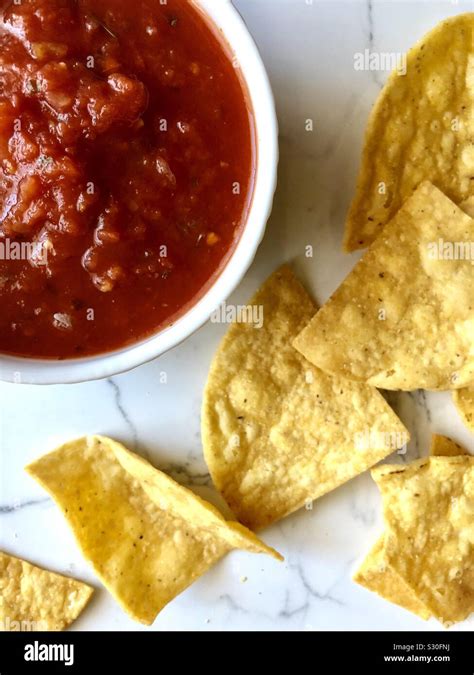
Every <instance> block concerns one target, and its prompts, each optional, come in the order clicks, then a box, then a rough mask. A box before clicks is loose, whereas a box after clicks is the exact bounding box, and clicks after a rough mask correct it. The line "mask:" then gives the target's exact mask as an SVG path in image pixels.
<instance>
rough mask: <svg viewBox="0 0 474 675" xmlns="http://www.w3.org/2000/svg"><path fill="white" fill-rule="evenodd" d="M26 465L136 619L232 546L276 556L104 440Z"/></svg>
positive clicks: (146, 617)
mask: <svg viewBox="0 0 474 675" xmlns="http://www.w3.org/2000/svg"><path fill="white" fill-rule="evenodd" d="M26 470H27V471H28V473H29V474H30V475H31V476H33V478H35V479H36V480H37V481H38V482H39V483H40V485H42V486H43V487H44V488H45V489H46V490H47V491H48V492H49V493H50V494H51V496H52V497H53V499H54V500H55V501H56V503H57V504H58V506H59V508H60V509H61V511H62V512H63V514H64V515H65V517H66V519H67V521H68V523H69V525H70V526H71V528H72V531H73V533H74V535H75V537H76V540H77V542H78V544H79V547H80V549H81V551H82V553H83V555H84V557H85V558H86V559H87V560H89V561H90V563H91V564H92V566H93V568H94V570H95V572H96V574H97V576H98V577H99V579H100V580H101V581H102V582H103V584H104V585H105V586H106V588H107V589H108V590H109V591H110V592H111V593H112V595H113V596H114V597H115V598H116V599H117V601H118V602H119V603H120V605H121V606H122V607H123V608H124V609H125V611H126V612H128V613H129V614H130V616H131V617H132V618H133V619H135V620H137V621H141V622H142V623H145V624H151V623H152V622H153V621H154V619H155V617H156V615H157V614H158V612H159V611H160V610H161V609H163V607H164V606H165V605H166V604H167V603H168V602H170V600H172V599H173V598H174V597H175V596H176V595H178V594H179V593H181V592H182V591H183V590H184V589H185V588H186V587H187V586H189V585H190V584H191V583H192V582H193V581H195V580H196V579H197V578H198V577H200V576H201V575H202V574H204V572H206V571H207V570H208V569H209V568H210V567H211V566H212V565H213V564H214V563H216V562H217V561H218V560H219V559H220V558H221V557H222V556H223V555H225V554H226V553H228V552H229V551H231V550H232V549H234V548H242V549H245V550H247V551H251V552H253V553H269V554H270V555H273V556H274V557H276V558H279V559H281V556H280V555H279V554H278V553H276V551H274V550H273V549H272V548H270V547H269V546H266V545H265V544H264V543H263V542H261V541H260V540H259V539H258V538H257V537H256V536H255V535H254V534H253V533H252V532H250V531H248V530H247V529H246V528H244V527H243V526H242V525H240V524H239V523H233V522H226V521H225V520H224V518H223V517H222V515H221V514H220V513H219V511H218V510H217V509H216V508H215V507H214V506H212V505H211V504H209V503H207V502H205V501H204V500H203V499H201V498H200V497H198V496H197V495H195V494H194V493H193V492H191V491H190V490H188V489H186V488H184V487H182V486H181V485H178V483H176V482H175V481H174V480H172V479H171V478H169V477H168V476H166V475H165V474H164V473H162V472H161V471H158V469H155V468H154V467H153V466H151V464H149V463H148V462H146V461H145V460H144V459H142V458H141V457H139V456H138V455H135V454H134V453H132V452H130V451H129V450H127V449H126V448H124V447H123V446H122V445H120V443H116V442H115V441H112V440H111V439H109V438H104V437H102V436H89V437H87V438H81V439H79V440H76V441H72V442H70V443H66V444H65V445H63V446H62V447H60V448H58V449H57V450H55V451H54V452H51V453H50V454H48V455H45V456H44V457H42V458H41V459H39V460H38V461H36V462H34V463H33V464H30V466H28V467H27V469H26Z"/></svg>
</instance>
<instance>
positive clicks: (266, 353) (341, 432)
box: [202, 267, 409, 529]
mask: <svg viewBox="0 0 474 675" xmlns="http://www.w3.org/2000/svg"><path fill="white" fill-rule="evenodd" d="M250 304H251V305H252V306H254V307H259V308H263V317H264V320H263V325H262V326H261V327H255V326H253V325H252V324H251V323H234V324H232V326H231V328H230V329H229V331H228V333H227V335H226V336H225V338H224V340H223V341H222V343H221V345H220V347H219V349H218V351H217V353H216V355H215V357H214V361H213V363H212V366H211V369H210V372H209V377H208V381H207V385H206V389H205V393H204V402H203V409H202V439H203V447H204V455H205V458H206V461H207V465H208V467H209V470H210V472H211V475H212V479H213V481H214V484H215V486H216V487H217V489H218V490H219V491H220V492H221V493H222V495H223V497H224V499H225V500H226V502H227V503H228V504H229V506H230V508H231V509H232V511H233V512H234V513H235V514H236V515H237V517H238V519H239V520H240V521H241V522H243V523H245V524H246V525H248V526H249V527H251V528H252V529H258V528H261V527H264V526H266V525H269V524H270V523H273V522H275V521H276V520H279V519H280V518H283V517H285V516H287V515H288V514H290V513H292V512H293V511H296V510H297V509H299V508H301V507H302V506H303V505H305V504H306V503H307V502H308V501H311V500H313V499H316V498H317V497H321V496H322V495H324V494H326V493H327V492H330V491H331V490H334V489H335V488H336V487H338V486H339V485H341V484H342V483H344V482H346V481H348V480H350V479H351V478H353V477H354V476H357V475H358V474H360V473H362V472H363V471H365V470H366V469H368V468H369V467H371V466H373V465H374V464H376V463H377V462H378V461H380V460H381V459H383V458H384V457H386V456H387V455H388V454H390V453H391V452H393V451H394V450H396V449H398V448H400V447H402V446H403V445H404V444H405V443H406V442H407V440H408V438H409V434H408V432H407V430H406V429H405V427H404V426H403V425H402V423H401V422H400V420H399V419H398V417H397V416H396V415H395V414H394V412H393V411H392V410H391V409H390V407H389V406H388V405H387V403H386V402H385V400H384V399H383V398H382V396H381V395H380V394H379V393H378V392H377V391H376V390H375V389H372V388H371V387H367V386H365V385H360V384H358V383H353V382H348V381H346V380H344V379H342V378H340V377H332V376H329V375H326V374H324V373H322V372H321V371H320V370H318V369H317V368H314V367H313V366H311V364H309V363H308V362H307V361H305V360H304V359H303V358H302V356H301V355H300V354H298V352H297V351H296V350H295V349H293V347H292V346H291V341H292V339H293V338H294V336H295V335H297V333H298V332H299V330H300V329H301V328H302V326H303V325H304V324H305V323H306V322H307V321H308V319H309V318H310V317H311V315H312V314H313V313H314V309H315V308H314V304H313V302H312V301H311V299H310V298H309V296H308V295H307V294H306V292H305V290H304V289H303V287H302V286H301V284H300V283H299V281H298V280H297V279H296V278H295V277H294V276H293V274H292V272H291V270H290V269H289V268H288V267H282V268H281V269H279V270H278V271H277V272H275V273H274V274H273V275H272V276H271V277H270V278H269V279H268V280H267V282H266V283H265V284H264V285H263V286H262V288H261V289H260V290H259V291H258V292H257V294H256V295H255V296H254V298H253V299H252V300H251V301H250ZM369 432H370V433H371V435H370V436H369ZM388 435H390V436H388Z"/></svg>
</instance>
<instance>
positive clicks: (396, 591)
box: [353, 535, 431, 621]
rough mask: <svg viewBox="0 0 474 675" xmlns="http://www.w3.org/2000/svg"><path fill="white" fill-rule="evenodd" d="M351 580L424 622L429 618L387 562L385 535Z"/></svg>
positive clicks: (412, 592) (424, 609)
mask: <svg viewBox="0 0 474 675" xmlns="http://www.w3.org/2000/svg"><path fill="white" fill-rule="evenodd" d="M353 580H354V581H355V582H356V583H357V584H360V585H361V586H364V587H365V588H367V589H368V590H369V591H372V592H373V593H377V595H380V596H381V597H382V598H384V600H388V601H389V602H392V603H393V604H394V605H399V606H400V607H403V608H404V609H407V610H408V611H410V612H413V613H414V614H417V615H418V616H420V617H421V618H422V619H424V620H425V621H426V620H427V619H429V618H430V616H431V613H430V612H429V610H428V609H427V608H426V607H425V605H424V604H423V603H422V602H421V601H420V600H419V599H418V598H417V596H416V594H415V592H414V591H413V590H412V589H411V588H410V586H408V585H407V584H406V583H405V581H404V580H403V578H402V577H401V576H400V575H399V574H398V573H397V572H396V570H395V569H394V568H393V567H392V566H391V565H390V564H389V563H388V562H387V558H386V556H385V535H382V536H381V537H380V539H378V540H377V542H376V544H375V546H374V547H373V549H372V550H371V551H370V553H369V554H368V556H367V557H366V558H365V560H364V562H363V563H362V565H361V566H360V568H359V569H358V570H357V572H356V573H355V575H354V577H353Z"/></svg>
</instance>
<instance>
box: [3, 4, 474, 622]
mask: <svg viewBox="0 0 474 675" xmlns="http://www.w3.org/2000/svg"><path fill="white" fill-rule="evenodd" d="M234 2H235V5H236V6H237V8H238V9H239V10H240V12H241V13H242V15H243V17H244V18H245V20H246V22H247V24H248V27H249V29H250V31H251V32H252V34H253V35H254V37H255V40H256V42H257V44H258V45H259V48H260V50H261V54H262V56H263V59H264V61H265V63H266V66H267V68H268V72H269V75H270V79H271V81H272V85H273V88H274V92H275V96H276V102H277V108H278V116H279V120H280V128H281V165H280V171H279V185H278V190H277V195H276V201H275V207H274V211H273V215H272V217H271V219H270V222H269V224H268V230H267V234H266V237H265V239H264V242H263V244H262V246H261V248H260V249H259V252H258V254H257V257H256V260H255V262H254V264H253V266H252V268H251V269H250V271H249V273H248V274H247V277H246V279H245V280H244V282H243V283H242V284H241V286H240V287H239V289H238V290H237V291H236V293H235V294H234V298H233V300H234V301H235V302H238V303H239V302H243V301H245V300H246V299H247V298H248V297H249V296H250V294H251V293H252V292H253V291H254V290H255V289H256V287H257V286H258V285H259V284H260V282H261V281H263V280H264V278H265V277H266V276H267V275H268V274H270V272H272V271H273V270H274V269H275V268H276V267H277V266H278V265H279V264H280V263H282V262H284V261H290V262H292V264H293V266H294V269H295V270H296V272H297V273H298V274H299V275H301V277H302V279H303V280H304V281H305V283H306V284H307V286H308V288H309V289H310V290H312V291H313V292H314V295H315V297H316V299H317V300H318V301H319V302H323V301H324V300H325V299H327V297H328V296H329V295H330V293H331V292H332V291H333V290H334V289H335V288H336V286H337V285H338V284H339V282H340V281H341V280H342V279H343V278H344V276H345V275H346V273H347V272H348V271H349V270H350V269H351V267H352V266H353V264H354V262H355V260H356V259H357V255H353V256H346V255H343V254H342V253H341V239H342V230H343V222H344V217H345V213H346V209H347V206H348V203H349V201H350V198H351V194H352V190H353V188H354V183H355V176H356V171H357V167H358V163H359V157H360V150H361V144H362V138H363V131H364V128H365V124H366V121H367V115H368V112H369V110H370V107H371V104H372V102H373V101H374V99H375V97H376V95H377V93H378V91H379V90H380V87H381V84H382V83H383V81H384V79H385V77H386V73H380V72H367V71H355V70H354V65H353V64H354V54H355V53H356V52H363V51H364V50H365V49H371V50H375V51H377V50H379V51H384V52H387V51H390V52H403V51H405V50H406V49H407V48H408V47H409V46H410V45H411V44H413V43H414V42H415V41H416V40H417V39H418V38H420V37H421V36H422V35H423V34H424V33H425V32H426V31H427V30H429V29H430V28H431V27H432V26H434V25H435V24H436V23H437V22H438V21H440V20H441V19H443V18H445V17H447V16H449V15H452V14H457V13H459V12H462V11H468V10H469V9H472V3H471V2H461V1H459V2H454V1H453V2H449V1H447V0H446V1H442V2H434V1H429V2H428V1H423V0H421V1H419V2H409V1H408V2H397V1H390V2H384V1H377V0H373V1H371V0H367V1H366V2H357V1H348V2H340V1H339V0H331V1H329V0H328V1H326V2H324V1H320V0H313V1H311V0H234ZM309 119H311V120H312V121H313V131H312V132H310V131H306V121H307V120H309ZM307 245H312V246H313V247H314V252H315V253H314V258H313V259H312V260H308V259H306V258H305V257H304V251H305V246H307ZM224 331H225V327H224V326H221V325H217V324H211V323H208V324H207V325H205V326H204V327H203V328H202V329H201V330H199V331H198V332H197V333H196V334H195V335H193V336H192V337H191V338H189V339H188V340H187V341H186V342H185V343H184V344H182V345H180V346H179V347H177V348H175V349H174V350H173V351H171V352H169V353H168V354H166V355H165V356H163V357H161V358H160V359H158V360H156V361H154V362H153V363H150V364H148V365H146V366H143V367H140V368H137V369H136V370H134V371H132V372H130V373H127V374H124V375H120V376H117V377H114V378H113V379H109V380H103V381H99V382H91V383H87V384H80V385H73V386H49V387H32V386H25V385H7V384H1V385H0V411H1V412H0V416H1V417H0V450H1V452H0V549H5V550H7V551H9V552H11V553H13V554H16V555H19V556H23V557H25V558H27V559H29V560H31V561H32V562H35V563H37V564H40V565H44V566H45V567H48V568H50V569H53V570H56V571H59V572H64V573H69V574H72V575H74V576H76V577H77V578H80V579H83V580H85V581H89V582H91V583H92V584H93V585H95V586H96V588H97V589H98V592H97V593H96V595H95V599H94V600H93V601H92V603H91V605H90V606H89V608H88V609H87V610H86V611H85V612H84V614H83V615H82V616H81V617H80V619H79V620H78V621H77V622H76V624H75V625H74V629H75V630H94V629H98V630H105V629H110V630H168V629H181V630H187V629H193V630H210V629H211V630H216V629H217V630H220V629H223V630H228V629H238V630H239V629H244V630H245V629H257V630H294V629H298V630H326V629H336V630H338V629H340V630H352V629H354V630H355V629H358V630H385V629H387V630H389V629H395V630H412V629H413V630H433V629H436V630H437V629H439V628H440V626H439V624H437V623H436V622H435V621H430V622H428V623H425V622H423V621H422V620H421V619H418V618H416V617H415V616H413V615H411V614H409V613H408V612H406V611H404V610H402V609H399V608H397V607H395V606H394V605H391V604H388V603H386V602H384V601H382V600H380V599H379V598H377V597H376V596H375V595H372V594H370V593H368V592H367V591H365V590H364V589H362V588H360V587H358V586H356V585H355V584H354V583H353V582H352V581H351V574H352V572H353V570H354V568H355V567H356V565H357V563H358V561H359V560H360V559H361V558H362V557H363V556H364V555H365V553H366V552H367V551H368V549H369V548H370V546H371V545H372V543H373V542H374V541H375V539H376V537H377V535H378V533H379V532H380V531H381V528H382V525H381V509H380V499H379V496H378V491H377V488H376V486H375V484H374V483H373V482H372V480H371V478H370V476H369V475H368V474H365V475H362V476H359V477H358V478H356V479H354V480H352V481H351V482H350V483H347V484H346V485H344V486H343V487H341V488H339V489H338V490H336V491H334V492H332V493H331V494H329V495H327V496H326V497H324V498H322V499H320V500H318V501H317V502H316V503H315V504H314V506H313V509H312V510H311V511H309V510H308V511H306V510H302V511H300V512H298V513H296V514H294V515H293V516H291V517H289V518H287V519H285V520H284V521H282V522H280V523H278V524H276V525H274V526H273V527H271V528H269V529H268V530H266V531H265V532H264V535H263V537H264V539H265V540H266V541H267V543H269V544H270V545H272V546H274V547H275V548H277V549H278V550H279V551H281V553H282V554H283V555H284V556H285V558H286V559H285V562H284V563H280V564H279V563H277V562H275V561H273V560H272V559H270V558H267V557H266V556H255V555H251V554H246V553H242V552H233V553H231V554H230V555H228V556H227V557H226V558H225V559H224V560H222V561H221V562H220V563H219V564H217V565H216V566H215V567H214V568H213V569H212V570H211V571H210V572H208V573H207V574H206V575H205V576H204V577H202V578H201V579H200V580H199V581H198V582H197V583H195V584H194V585H193V586H192V587H191V588H189V589H188V590H187V591H186V592H185V593H183V594H182V595H181V596H179V597H178V598H177V599H176V600H175V601H174V602H172V603H171V604H170V605H169V606H168V607H166V608H165V609H164V610H163V612H162V613H161V614H160V615H159V617H158V618H157V620H156V621H155V623H154V625H153V626H152V627H150V628H149V629H148V628H144V627H141V626H140V625H138V624H136V623H134V622H133V621H132V620H131V619H129V618H128V617H127V616H126V615H125V614H124V613H123V612H122V610H121V609H120V608H119V607H118V605H117V604H116V603H115V601H114V600H113V598H112V597H111V596H110V595H109V594H108V593H107V591H105V589H103V588H101V587H100V584H99V582H98V581H97V580H96V578H95V576H94V574H93V573H92V571H91V570H90V568H89V567H88V565H87V564H86V562H85V561H84V560H83V559H82V557H81V555H80V553H79V551H78V549H77V547H76V545H75V543H74V540H73V537H72V535H71V533H70V532H69V529H68V527H67V525H66V524H65V521H64V520H63V518H62V516H61V515H60V513H59V511H58V509H57V508H56V507H55V506H54V505H53V503H52V502H51V501H50V500H49V499H48V498H47V497H45V494H44V492H42V491H41V489H40V488H39V487H38V486H37V485H36V484H35V483H34V482H33V481H32V480H31V479H30V478H29V477H28V476H27V475H26V473H25V472H24V471H23V467H24V466H25V464H27V463H28V462H29V461H30V460H32V459H33V458H34V457H37V456H39V455H40V454H41V453H43V452H46V451H47V450H50V449H52V448H54V447H55V446H56V445H57V444H58V443H60V442H63V441H65V440H68V439H71V438H74V437H76V436H80V435H83V434H86V433H101V434H105V435H110V436H112V437H114V438H116V439H118V440H121V441H122V442H124V443H125V444H126V445H128V446H129V447H130V448H131V449H135V450H137V451H138V452H140V453H143V454H144V455H145V456H147V457H148V458H149V459H151V461H153V463H155V464H156V465H157V466H158V467H159V468H162V469H163V470H165V471H168V472H170V473H171V474H172V475H173V476H174V477H175V478H176V479H177V480H179V481H181V482H183V483H184V484H186V485H189V486H194V487H195V488H196V490H197V491H198V492H199V493H200V494H201V495H203V496H205V497H207V498H210V499H211V500H212V499H214V496H213V490H212V486H211V483H210V479H209V476H208V473H207V469H206V465H205V463H204V460H203V456H202V450H201V442H200V428H199V414H200V404H201V394H202V389H203V385H204V382H205V379H206V374H207V370H208V367H209V364H210V361H211V358H212V355H213V353H214V351H215V349H216V346H217V344H218V342H219V340H220V338H221V336H222V334H223V332H224ZM164 375H166V377H164ZM391 403H392V404H393V406H394V407H395V409H396V411H397V413H398V414H399V415H400V417H401V418H402V420H403V421H404V423H405V424H406V425H407V426H408V428H409V429H410V432H411V434H412V441H411V443H410V446H409V450H408V455H407V457H408V458H409V459H412V458H415V457H418V456H419V455H420V454H426V452H427V447H428V443H429V437H430V434H431V433H432V432H437V433H443V434H447V435H450V436H452V437H453V438H454V439H455V440H456V441H458V442H460V443H462V444H464V445H465V446H466V447H467V448H469V449H470V450H471V451H474V437H473V436H472V435H471V434H470V433H469V432H468V431H467V430H466V429H465V428H464V427H463V425H462V423H461V421H460V419H459V417H458V415H457V413H456V411H455V409H454V406H453V404H452V402H451V399H450V395H449V394H443V393H436V394H426V393H423V392H414V393H404V394H394V395H393V396H392V397H391ZM473 628H474V617H473V618H471V619H470V620H468V621H466V622H464V623H462V624H460V625H458V626H455V627H454V628H453V629H451V630H473Z"/></svg>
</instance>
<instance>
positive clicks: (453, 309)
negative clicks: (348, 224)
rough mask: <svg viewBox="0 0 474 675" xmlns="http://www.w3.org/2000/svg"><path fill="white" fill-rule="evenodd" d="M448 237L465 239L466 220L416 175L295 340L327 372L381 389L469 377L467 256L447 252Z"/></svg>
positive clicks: (470, 237)
mask: <svg viewBox="0 0 474 675" xmlns="http://www.w3.org/2000/svg"><path fill="white" fill-rule="evenodd" d="M440 242H444V243H442V244H440ZM456 242H458V243H461V244H462V243H465V244H466V245H468V246H470V247H471V248H474V220H473V219H472V218H470V217H469V216H468V215H466V214H465V213H464V211H462V210H461V209H459V208H458V207H457V206H456V205H455V204H453V202H451V201H450V200H449V199H448V198H447V197H446V196H445V195H443V194H442V192H440V191H439V190H438V189H437V188H435V187H434V186H433V185H431V184H430V183H423V184H422V185H421V186H420V187H419V188H418V189H417V190H416V192H415V193H414V194H413V195H412V197H410V199H409V200H408V201H407V202H406V203H405V204H404V206H403V207H402V208H401V209H400V211H399V212H398V213H397V215H396V216H395V218H394V219H393V220H392V221H391V222H390V223H389V224H388V225H386V227H385V229H384V232H383V234H382V236H380V237H379V238H378V239H377V240H376V241H375V242H374V243H373V244H372V246H371V247H370V249H369V250H368V251H367V252H366V253H365V255H364V256H363V258H362V259H361V260H360V261H359V263H358V264H357V265H356V266H355V268H354V269H353V271H352V272H351V273H350V274H349V276H348V277H347V278H346V279H345V281H344V282H343V283H342V285H341V286H340V287H339V288H338V290H337V291H336V292H335V293H334V295H333V296H332V297H331V298H330V300H329V301H328V302H327V303H326V305H324V307H323V308H322V309H321V310H320V311H319V312H318V313H317V314H316V316H315V317H314V318H313V320H312V321H311V322H310V323H309V325H308V326H306V328H305V329H304V330H303V331H302V332H301V334H300V335H298V337H297V338H296V340H295V342H294V345H295V347H296V348H297V349H298V350H299V351H300V352H301V353H302V354H303V356H305V357H306V358H307V359H308V360H309V361H311V362H312V363H314V365H316V366H318V367H319V368H321V369H322V370H324V371H325V372H327V373H333V374H335V375H343V376H346V377H348V378H350V379H354V380H357V381H361V382H366V383H367V384H370V385H372V386H374V387H380V388H382V389H403V390H413V389H434V390H436V389H439V390H446V389H459V388H462V387H464V386H466V385H468V384H470V383H471V382H473V381H474V265H472V264H471V263H472V261H471V260H469V259H455V260H452V259H449V255H450V253H453V255H454V248H453V246H454V243H456ZM445 244H446V247H445ZM446 256H448V259H446Z"/></svg>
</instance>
